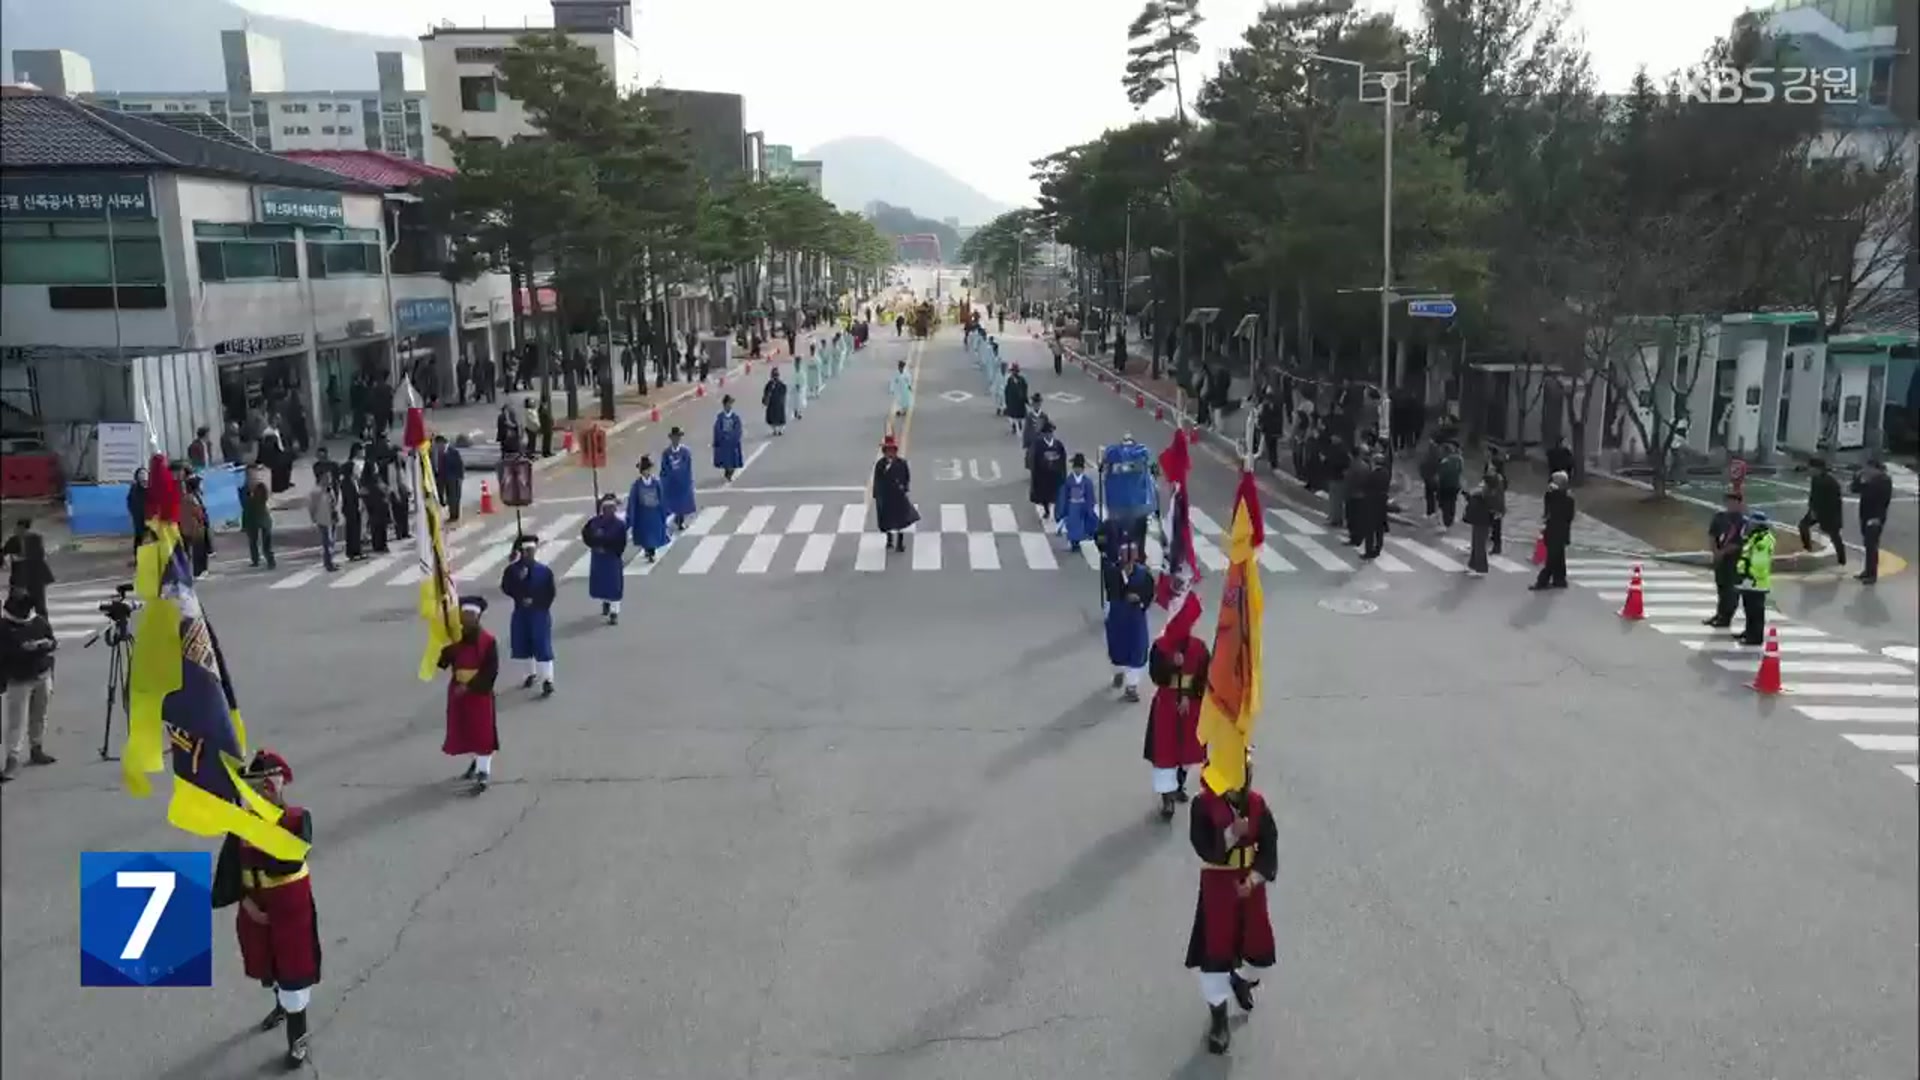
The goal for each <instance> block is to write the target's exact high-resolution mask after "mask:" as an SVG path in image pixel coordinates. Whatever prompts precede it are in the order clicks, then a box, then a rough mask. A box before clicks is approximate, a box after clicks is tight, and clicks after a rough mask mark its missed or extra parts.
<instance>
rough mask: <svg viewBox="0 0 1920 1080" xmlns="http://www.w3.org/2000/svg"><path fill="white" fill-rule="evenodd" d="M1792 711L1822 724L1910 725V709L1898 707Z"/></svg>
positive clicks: (1809, 707) (1797, 707) (1801, 707)
mask: <svg viewBox="0 0 1920 1080" xmlns="http://www.w3.org/2000/svg"><path fill="white" fill-rule="evenodd" d="M1793 711H1794V712H1797V713H1799V714H1800V715H1801V716H1804V717H1806V718H1807V719H1809V720H1818V721H1820V722H1821V723H1823V724H1912V723H1914V715H1913V710H1912V709H1907V708H1902V707H1901V706H1898V705H1795V706H1794V707H1793Z"/></svg>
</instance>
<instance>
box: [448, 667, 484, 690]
mask: <svg viewBox="0 0 1920 1080" xmlns="http://www.w3.org/2000/svg"><path fill="white" fill-rule="evenodd" d="M478 674H480V669H479V668H454V669H453V681H454V682H457V683H459V684H460V685H462V686H465V685H466V684H468V683H470V682H472V681H473V677H474V676H475V675H478Z"/></svg>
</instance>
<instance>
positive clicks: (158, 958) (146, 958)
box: [80, 851, 213, 986]
mask: <svg viewBox="0 0 1920 1080" xmlns="http://www.w3.org/2000/svg"><path fill="white" fill-rule="evenodd" d="M80 985H82V986H212V985H213V855H212V853H210V852H201V851H83V852H81V853H80Z"/></svg>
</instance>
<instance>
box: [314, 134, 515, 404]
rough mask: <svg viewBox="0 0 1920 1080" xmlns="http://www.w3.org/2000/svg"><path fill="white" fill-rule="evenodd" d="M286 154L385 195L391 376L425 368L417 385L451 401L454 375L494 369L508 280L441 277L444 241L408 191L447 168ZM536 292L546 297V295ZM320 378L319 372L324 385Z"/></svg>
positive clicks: (509, 323) (365, 154)
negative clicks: (427, 374)
mask: <svg viewBox="0 0 1920 1080" xmlns="http://www.w3.org/2000/svg"><path fill="white" fill-rule="evenodd" d="M285 156H286V157H288V158H291V159H292V160H294V161H298V162H300V163H301V164H303V165H311V166H313V167H314V168H316V169H325V170H327V171H328V172H331V173H337V174H339V175H341V176H343V177H346V178H347V179H349V180H355V181H359V182H361V183H366V184H371V185H373V186H375V187H377V188H380V189H381V191H383V192H384V193H385V195H386V199H385V202H386V210H387V221H386V225H387V235H388V236H389V237H390V238H391V239H390V240H389V244H388V248H389V254H388V260H387V262H388V268H389V271H388V272H389V274H390V281H391V285H390V286H389V292H390V294H391V296H390V298H391V300H392V306H393V323H394V354H395V359H394V366H395V368H396V369H397V370H398V371H400V372H407V373H415V374H416V375H417V374H418V373H420V372H421V370H422V365H427V366H429V367H430V368H431V370H432V372H433V374H432V376H430V377H419V378H416V380H415V381H416V383H417V384H418V385H419V386H420V387H421V388H422V389H423V390H426V391H443V393H442V395H441V396H442V397H452V396H453V394H454V392H455V391H454V388H455V387H456V386H457V385H458V381H459V375H460V373H461V372H463V371H470V370H472V369H473V368H475V367H477V366H479V365H481V364H494V363H498V362H499V360H500V358H501V357H503V356H505V355H506V353H507V351H508V350H509V349H511V348H512V347H513V307H512V302H513V298H512V282H511V280H510V278H509V276H508V275H507V274H505V273H488V274H482V275H480V276H479V277H478V278H476V279H474V280H473V281H459V282H452V281H448V280H446V279H445V278H444V277H442V276H441V273H440V269H441V267H442V266H443V265H444V264H445V261H446V241H445V238H444V237H442V236H441V235H440V234H438V233H437V232H435V230H434V229H433V227H432V226H431V225H430V224H429V223H428V222H427V221H426V220H425V218H424V216H423V214H422V211H421V207H420V204H419V202H418V201H417V197H415V196H414V192H415V189H417V188H418V187H420V185H421V184H423V183H425V182H427V181H429V180H434V179H441V178H444V177H448V176H451V175H452V171H451V170H448V169H442V168H438V167H436V166H433V165H428V164H426V163H424V162H419V161H413V160H411V159H408V158H401V157H394V156H393V155H391V154H382V153H379V152H378V151H374V150H304V151H295V152H292V153H289V154H287V155H285ZM542 292H544V293H546V294H548V298H549V299H550V298H551V295H552V290H551V289H543V290H542ZM327 374H328V373H327V372H322V373H321V376H322V379H323V380H324V379H325V378H326V376H327ZM343 385H344V384H343Z"/></svg>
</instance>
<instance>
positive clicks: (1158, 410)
mask: <svg viewBox="0 0 1920 1080" xmlns="http://www.w3.org/2000/svg"><path fill="white" fill-rule="evenodd" d="M1153 418H1154V419H1155V420H1165V419H1166V418H1167V410H1166V409H1165V408H1162V407H1161V406H1159V405H1155V406H1154V407H1153Z"/></svg>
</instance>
